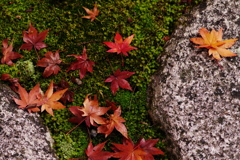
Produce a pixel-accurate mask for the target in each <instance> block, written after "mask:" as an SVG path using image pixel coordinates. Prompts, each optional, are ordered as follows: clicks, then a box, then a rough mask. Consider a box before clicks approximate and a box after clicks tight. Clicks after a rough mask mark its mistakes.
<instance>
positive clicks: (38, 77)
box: [0, 0, 196, 159]
mask: <svg viewBox="0 0 240 160" xmlns="http://www.w3.org/2000/svg"><path fill="white" fill-rule="evenodd" d="M195 2H196V1H195ZM94 3H96V4H97V5H98V9H99V10H100V14H99V16H97V19H96V20H95V21H93V22H90V20H88V19H82V18H81V17H82V16H84V15H86V12H85V10H84V9H83V8H82V6H84V7H87V8H89V9H92V8H93V4H94ZM186 9H188V7H187V6H186V4H180V2H179V1H178V0H145V1H141V0H121V1H112V0H104V1H103V0H94V1H93V0H88V1H79V0H67V1H65V0H12V1H11V2H9V1H8V0H1V2H0V10H1V11H0V12H1V17H0V25H1V28H2V29H1V31H0V39H1V40H3V39H6V38H9V39H14V44H13V46H14V51H16V52H19V53H20V54H22V55H23V56H24V57H23V58H20V59H18V60H14V62H16V64H15V65H14V66H7V65H1V68H0V74H2V73H9V74H10V75H11V76H12V77H19V78H20V83H21V84H22V85H24V87H25V88H26V89H28V90H30V89H31V88H33V87H34V86H35V85H36V84H37V83H40V84H41V88H42V90H44V91H46V89H47V87H48V85H49V83H50V81H51V80H54V82H55V83H58V82H59V81H60V80H61V79H63V78H64V79H65V80H67V81H68V82H69V84H70V86H71V87H70V89H71V90H73V91H74V93H75V96H74V102H72V103H69V104H67V108H68V107H70V106H82V103H83V101H84V98H85V95H86V94H89V93H92V94H96V95H97V96H98V99H99V101H100V103H101V105H102V106H104V105H105V100H109V101H114V102H116V103H118V104H119V105H120V106H121V107H122V109H123V112H122V117H123V118H125V119H126V121H127V122H126V126H127V128H128V132H129V136H130V137H131V138H132V139H133V141H134V142H136V141H137V140H138V139H139V138H140V137H144V138H145V139H148V138H160V141H159V142H158V144H157V145H156V147H158V148H160V149H163V150H164V147H165V146H164V143H163V142H162V140H163V139H164V134H163V133H162V132H161V131H160V130H159V128H160V127H158V126H153V125H152V123H151V120H150V118H149V116H148V113H147V106H146V96H147V95H146V87H147V84H148V83H149V77H150V76H151V75H152V74H153V73H154V72H155V71H156V68H157V66H158V64H157V62H156V57H157V56H158V55H159V54H160V53H161V52H162V51H163V46H164V44H165V41H164V40H162V39H163V37H165V36H170V34H171V32H172V31H173V29H174V27H175V25H174V24H175V22H176V21H177V19H178V18H179V16H180V15H181V14H182V13H183V12H184V11H185V10H186ZM29 23H32V25H33V26H34V27H35V28H36V29H38V31H39V32H42V31H44V30H46V29H50V30H49V33H48V36H47V38H46V40H44V43H46V44H47V45H48V47H47V48H44V49H42V50H40V51H39V52H38V53H39V55H40V56H41V57H43V55H44V54H45V53H46V52H47V51H52V52H55V51H56V50H60V58H61V60H62V61H63V63H62V64H61V65H60V67H61V71H60V73H59V74H58V75H55V76H50V77H48V78H43V77H42V73H43V70H44V68H42V67H37V66H36V64H37V61H38V59H37V56H36V53H35V51H34V50H32V51H27V50H19V48H20V46H21V45H22V44H23V43H24V42H23V39H22V31H27V30H28V27H29ZM116 32H119V33H120V34H121V35H122V36H123V38H124V39H125V38H126V37H128V36H130V35H132V34H134V39H133V41H132V43H131V46H134V47H137V48H138V50H132V51H130V52H129V56H128V57H126V56H124V60H125V65H124V66H121V57H120V56H119V55H117V54H115V53H107V52H106V51H107V50H108V47H107V46H106V45H104V44H103V43H102V42H104V41H114V36H115V34H116ZM84 46H86V48H87V54H88V58H89V60H91V61H94V62H95V63H96V64H95V65H94V67H93V69H94V71H93V72H92V73H90V72H88V73H87V75H86V76H85V77H84V79H82V80H81V81H82V84H81V85H78V84H76V83H73V82H71V77H76V78H79V71H78V70H75V71H69V72H68V73H66V70H67V69H68V67H69V65H70V64H71V63H72V62H74V61H75V60H76V59H75V58H74V57H66V56H67V55H73V54H76V55H80V54H82V50H83V47H84ZM110 66H112V68H111V67H110ZM118 68H121V70H122V71H124V70H125V71H131V72H135V74H134V75H133V76H132V77H130V78H129V79H127V80H128V81H129V83H130V84H131V86H132V88H133V89H134V92H130V91H128V90H124V89H119V91H118V92H117V94H116V96H113V95H112V93H111V90H110V84H109V83H104V80H105V79H106V78H107V77H109V76H110V75H111V74H113V70H114V71H115V70H117V69H118ZM67 108H66V109H61V110H56V111H54V115H55V117H51V116H50V115H49V114H47V113H45V112H43V113H40V114H41V117H42V118H43V119H44V121H45V124H46V125H47V126H48V127H49V129H50V131H51V133H52V136H53V138H54V140H55V149H56V151H57V154H58V156H59V157H60V159H69V158H74V157H85V153H84V150H85V149H86V147H87V145H88V143H89V137H88V131H87V129H86V127H85V126H84V125H81V126H80V127H78V128H77V129H76V130H74V131H73V132H72V133H71V134H69V135H65V133H67V132H68V131H69V130H71V128H73V127H74V126H75V124H72V123H70V122H68V119H69V118H71V117H72V116H73V115H72V114H71V113H70V112H69V110H68V109H67ZM121 138H122V137H121V135H120V134H119V133H118V132H117V131H114V132H113V133H112V134H111V135H110V136H109V138H107V140H108V143H107V145H106V150H110V146H111V145H110V143H121ZM91 139H92V140H93V144H94V145H96V144H98V143H102V142H103V141H105V140H106V139H105V138H104V135H103V134H98V135H97V136H96V137H92V138H91ZM156 158H157V159H167V156H156Z"/></svg>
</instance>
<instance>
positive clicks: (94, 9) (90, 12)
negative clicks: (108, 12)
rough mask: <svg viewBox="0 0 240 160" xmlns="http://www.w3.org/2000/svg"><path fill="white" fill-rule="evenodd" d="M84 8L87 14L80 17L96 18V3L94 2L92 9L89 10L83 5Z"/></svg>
mask: <svg viewBox="0 0 240 160" xmlns="http://www.w3.org/2000/svg"><path fill="white" fill-rule="evenodd" d="M83 8H84V9H85V11H86V12H87V14H89V15H88V16H83V17H82V18H87V19H91V21H94V20H95V19H96V16H98V14H99V10H98V9H97V5H96V4H94V8H93V11H91V10H90V9H88V8H86V7H83Z"/></svg>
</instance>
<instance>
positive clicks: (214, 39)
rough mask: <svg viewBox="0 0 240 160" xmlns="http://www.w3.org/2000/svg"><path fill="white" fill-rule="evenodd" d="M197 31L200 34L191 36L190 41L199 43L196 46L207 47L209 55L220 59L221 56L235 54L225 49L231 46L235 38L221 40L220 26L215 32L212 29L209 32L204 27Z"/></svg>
mask: <svg viewBox="0 0 240 160" xmlns="http://www.w3.org/2000/svg"><path fill="white" fill-rule="evenodd" d="M199 33H200V35H201V36H202V38H201V37H197V38H191V39H190V41H192V42H193V43H196V44H199V46H196V47H199V48H201V47H203V48H207V49H209V50H208V53H209V55H212V56H213V58H215V59H217V60H221V57H220V56H222V57H233V56H237V54H235V53H233V52H231V51H229V50H227V49H226V48H230V47H232V45H233V44H234V43H235V41H236V40H237V39H228V40H222V28H221V29H220V30H219V31H218V32H217V31H215V30H214V29H213V30H212V31H211V32H209V31H208V30H207V29H206V28H201V29H199Z"/></svg>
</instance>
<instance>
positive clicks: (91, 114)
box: [79, 94, 111, 127]
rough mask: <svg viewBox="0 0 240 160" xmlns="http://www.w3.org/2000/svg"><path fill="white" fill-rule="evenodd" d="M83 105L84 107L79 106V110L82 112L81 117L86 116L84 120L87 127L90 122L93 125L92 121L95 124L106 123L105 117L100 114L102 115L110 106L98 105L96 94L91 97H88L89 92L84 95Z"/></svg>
mask: <svg viewBox="0 0 240 160" xmlns="http://www.w3.org/2000/svg"><path fill="white" fill-rule="evenodd" d="M83 105H84V107H80V109H79V110H80V111H82V112H83V115H82V116H83V117H88V119H87V120H86V124H87V126H88V127H90V124H91V125H94V122H96V123H97V124H106V122H105V118H103V117H100V116H101V115H104V114H105V113H106V112H107V111H108V110H109V109H110V108H111V107H99V103H98V100H97V96H96V95H94V98H93V99H92V98H91V97H89V94H88V95H87V96H86V98H85V100H84V102H83ZM89 122H90V123H89Z"/></svg>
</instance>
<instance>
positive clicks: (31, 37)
mask: <svg viewBox="0 0 240 160" xmlns="http://www.w3.org/2000/svg"><path fill="white" fill-rule="evenodd" d="M48 31H49V29H47V30H45V31H42V32H41V33H39V34H38V31H37V30H36V29H35V28H34V27H33V26H32V24H30V25H29V29H28V31H23V41H24V42H26V43H24V44H23V45H22V46H21V47H20V49H27V50H28V51H30V50H32V48H33V47H34V48H35V49H37V50H40V49H41V48H45V47H47V45H46V44H45V43H43V42H42V41H44V40H45V38H46V36H47V34H48Z"/></svg>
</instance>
